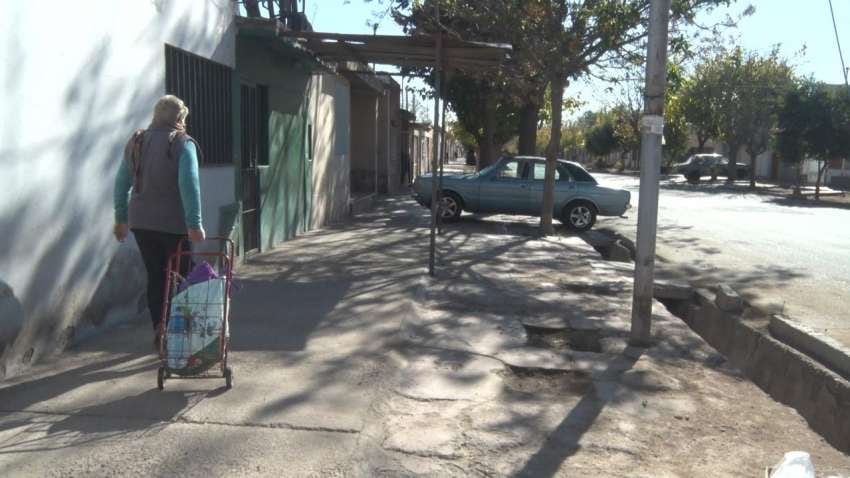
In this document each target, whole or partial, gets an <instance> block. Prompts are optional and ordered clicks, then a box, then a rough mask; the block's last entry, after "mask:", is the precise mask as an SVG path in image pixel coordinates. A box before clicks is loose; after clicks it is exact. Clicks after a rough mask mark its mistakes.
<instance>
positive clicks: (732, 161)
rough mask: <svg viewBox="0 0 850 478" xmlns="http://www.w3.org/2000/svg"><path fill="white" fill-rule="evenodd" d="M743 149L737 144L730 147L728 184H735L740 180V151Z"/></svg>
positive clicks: (727, 172)
mask: <svg viewBox="0 0 850 478" xmlns="http://www.w3.org/2000/svg"><path fill="white" fill-rule="evenodd" d="M739 149H741V147H740V146H739V145H737V144H730V145H729V164H728V165H727V167H726V182H727V183H733V182H735V180H736V179H738V150H739Z"/></svg>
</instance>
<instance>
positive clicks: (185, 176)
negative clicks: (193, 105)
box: [113, 141, 202, 229]
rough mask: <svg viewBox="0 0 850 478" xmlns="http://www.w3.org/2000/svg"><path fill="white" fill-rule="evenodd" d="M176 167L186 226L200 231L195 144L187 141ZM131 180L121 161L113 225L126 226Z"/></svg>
mask: <svg viewBox="0 0 850 478" xmlns="http://www.w3.org/2000/svg"><path fill="white" fill-rule="evenodd" d="M178 161H179V163H178V165H177V168H178V170H177V184H178V186H179V187H180V200H181V202H182V203H183V213H184V215H185V219H186V226H187V227H188V228H189V229H200V228H201V224H202V220H201V219H202V218H201V181H200V178H199V173H198V150H197V148H195V143H193V142H192V141H187V142H186V146H185V147H184V148H183V152H182V153H180V159H179V160H178ZM132 187H133V178H132V176H131V175H130V168H129V167H128V165H127V161H121V165H120V166H119V167H118V174H117V175H116V176H115V192H114V196H113V203H114V207H115V223H116V224H127V220H128V212H127V211H128V206H129V203H130V190H131V189H132Z"/></svg>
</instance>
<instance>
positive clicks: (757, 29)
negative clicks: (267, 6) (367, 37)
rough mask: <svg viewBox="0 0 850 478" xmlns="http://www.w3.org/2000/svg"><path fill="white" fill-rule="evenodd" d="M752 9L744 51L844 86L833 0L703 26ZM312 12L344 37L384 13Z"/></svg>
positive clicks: (721, 12)
mask: <svg viewBox="0 0 850 478" xmlns="http://www.w3.org/2000/svg"><path fill="white" fill-rule="evenodd" d="M384 3H386V0H385V2H384ZM832 3H833V8H834V9H835V20H836V23H837V25H838V34H839V39H840V41H841V46H842V48H843V50H844V61H845V63H847V64H848V65H849V66H850V0H832ZM748 5H752V6H753V7H755V13H754V14H753V15H751V16H748V17H744V18H743V19H741V20H740V22H739V24H738V28H737V29H736V30H732V31H730V32H729V35H730V36H732V37H734V38H735V41H736V42H737V43H738V44H739V45H741V46H742V47H743V48H745V49H747V50H755V51H758V52H762V53H767V52H769V51H770V50H771V49H772V48H773V46H774V45H779V46H780V52H781V54H782V56H784V57H785V58H788V59H789V60H791V62H792V64H794V65H796V71H797V73H798V74H799V75H801V76H806V77H807V76H811V77H813V78H814V79H815V80H818V81H823V82H827V83H834V84H838V83H843V82H844V76H843V74H842V68H841V61H840V58H839V54H838V48H837V46H836V39H835V32H834V30H833V26H832V19H831V17H830V12H829V2H828V0H738V1H737V2H735V3H734V4H733V5H732V6H731V7H729V8H720V9H717V10H715V11H714V12H712V13H711V14H703V15H701V16H700V17H699V21H700V22H701V23H703V24H709V23H714V22H717V21H721V20H723V19H724V18H725V17H726V16H727V15H731V16H733V17H737V16H738V15H739V14H740V13H741V12H742V11H743V10H744V9H745V8H746V7H747V6H748ZM306 9H307V12H306V13H307V17H308V18H309V19H310V22H311V23H312V24H313V28H314V29H315V30H316V31H328V32H342V33H372V29H371V28H370V27H369V26H368V22H370V21H373V20H374V19H375V12H376V11H379V10H382V9H381V8H380V2H379V0H372V1H371V2H367V1H366V0H307V8H306ZM384 10H385V8H384ZM378 33H379V34H398V35H400V34H402V31H401V28H400V27H399V26H398V25H396V24H395V22H393V20H392V18H389V17H387V18H384V19H383V20H381V21H380V23H379V28H378ZM801 51H802V52H803V53H802V54H801V53H800V52H801ZM387 69H390V68H387ZM605 86H606V85H604V84H599V83H598V82H578V83H576V84H574V85H573V86H571V87H570V88H569V89H568V90H567V94H568V95H573V96H578V97H579V98H580V99H581V100H582V101H583V102H585V107H584V108H583V110H584V109H596V108H599V107H600V106H604V105H605V104H608V103H611V102H612V98H611V95H610V93H606V92H605V90H604V87H605Z"/></svg>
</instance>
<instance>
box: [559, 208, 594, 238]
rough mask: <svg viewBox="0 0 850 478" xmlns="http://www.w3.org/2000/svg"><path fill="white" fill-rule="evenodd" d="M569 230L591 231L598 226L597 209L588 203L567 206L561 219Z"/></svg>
mask: <svg viewBox="0 0 850 478" xmlns="http://www.w3.org/2000/svg"><path fill="white" fill-rule="evenodd" d="M561 220H562V221H563V222H564V224H566V225H567V227H568V228H570V229H572V230H573V231H577V232H584V231H587V230H590V228H591V227H593V225H594V224H596V207H595V206H594V205H593V204H591V203H589V202H587V201H576V202H573V203H570V204H567V207H565V208H564V214H563V217H562V219H561Z"/></svg>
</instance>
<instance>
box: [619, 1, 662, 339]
mask: <svg viewBox="0 0 850 478" xmlns="http://www.w3.org/2000/svg"><path fill="white" fill-rule="evenodd" d="M670 2H671V0H652V1H651V4H650V11H649V42H648V45H647V51H646V88H645V91H644V107H643V118H642V120H641V142H640V145H641V146H640V162H641V165H640V199H639V201H638V202H639V204H638V231H637V247H636V248H637V254H636V255H637V257H636V258H635V286H634V297H633V298H632V329H631V335H630V337H629V339H630V340H629V341H630V342H631V343H632V345H639V346H645V345H648V344H649V343H650V337H651V332H652V288H653V281H654V275H655V234H656V228H657V226H658V180H659V176H660V174H661V138H662V136H663V134H664V94H665V90H666V88H667V31H668V28H669V23H670Z"/></svg>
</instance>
